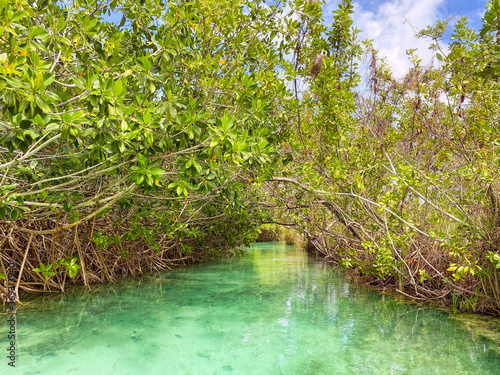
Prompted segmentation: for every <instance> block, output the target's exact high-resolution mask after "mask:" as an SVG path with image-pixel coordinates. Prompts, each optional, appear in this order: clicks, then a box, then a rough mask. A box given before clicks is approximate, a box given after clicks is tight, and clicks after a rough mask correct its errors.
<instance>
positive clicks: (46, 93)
mask: <svg viewBox="0 0 500 375" xmlns="http://www.w3.org/2000/svg"><path fill="white" fill-rule="evenodd" d="M282 11H283V10H282V9H281V8H280V7H279V4H277V5H273V6H270V7H265V6H262V5H259V2H244V1H241V2H239V1H236V2H235V1H219V0H218V1H210V0H209V1H179V2H175V1H171V2H167V3H165V2H162V1H134V0H131V1H112V2H110V3H108V2H105V1H95V0H88V1H73V2H70V3H68V4H67V5H65V4H63V3H58V2H51V1H44V0H40V1H25V0H16V1H13V2H12V1H6V0H2V1H0V52H1V53H0V111H1V114H0V145H1V149H0V159H1V165H0V171H1V175H2V178H1V182H0V196H1V205H0V217H1V220H2V222H1V228H0V236H1V240H0V241H1V247H2V257H0V260H2V264H0V267H2V268H3V270H2V274H1V275H0V276H2V277H3V278H5V275H6V274H7V272H6V271H5V270H6V265H7V264H8V263H11V262H15V263H16V265H17V269H18V271H19V273H20V276H19V278H18V282H17V286H18V287H19V285H21V287H22V288H24V289H26V290H32V289H37V288H40V287H43V288H56V289H61V288H64V283H65V281H66V275H68V276H70V277H73V276H76V277H77V279H83V280H82V281H83V282H84V283H85V284H87V285H88V284H89V283H90V282H91V281H94V282H95V281H104V280H113V279H114V278H115V277H116V276H117V275H120V274H123V275H125V274H132V275H134V274H136V273H141V272H143V269H145V270H153V269H161V268H168V267H169V265H171V264H172V263H174V262H175V260H179V261H184V260H186V259H187V260H190V259H196V258H200V257H201V258H203V257H206V256H211V255H214V254H220V253H221V252H225V251H228V250H231V249H233V248H235V247H237V246H239V245H242V244H248V243H249V241H251V240H252V239H254V238H255V235H256V225H258V214H257V215H256V216H255V215H254V216H253V217H252V218H250V215H249V213H248V210H247V206H248V204H247V201H248V200H249V199H247V197H246V196H247V191H248V190H249V186H250V184H249V181H250V182H252V181H253V179H252V176H254V175H255V174H258V173H259V172H258V171H259V170H261V169H262V168H263V166H265V165H266V164H267V163H268V162H269V160H270V158H271V157H272V155H273V147H272V142H273V139H274V138H276V137H277V136H278V135H279V133H280V129H281V128H283V126H282V118H283V116H282V113H283V111H284V109H285V108H286V106H285V104H284V103H283V102H284V100H285V99H286V96H287V90H286V89H285V88H284V84H283V83H282V81H281V80H280V79H278V72H279V70H280V69H282V68H281V61H282V57H283V55H284V54H286V53H289V50H290V48H293V44H290V43H289V42H287V40H289V41H291V40H292V39H291V38H290V36H289V34H290V33H293V30H294V27H295V26H296V24H294V23H293V21H291V20H289V19H287V18H286V17H285V16H286V15H285V16H284V15H282ZM114 18H117V19H118V21H117V22H111V21H112V19H114ZM294 25H295V26H294ZM277 35H280V44H279V45H277V44H276V39H277ZM250 201H251V199H250ZM63 266H65V267H63ZM80 268H81V271H80V272H78V271H79V270H80ZM89 279H90V280H89ZM21 280H23V281H26V282H28V281H29V282H31V283H30V285H29V286H28V285H26V284H24V283H21V284H20V282H19V281H21Z"/></svg>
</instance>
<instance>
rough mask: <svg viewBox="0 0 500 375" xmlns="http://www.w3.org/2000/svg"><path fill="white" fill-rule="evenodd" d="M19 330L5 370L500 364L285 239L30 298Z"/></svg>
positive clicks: (443, 320)
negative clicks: (237, 254) (91, 287)
mask: <svg viewBox="0 0 500 375" xmlns="http://www.w3.org/2000/svg"><path fill="white" fill-rule="evenodd" d="M0 317H1V318H2V321H1V322H0V343H1V345H2V352H4V353H3V354H6V352H7V351H6V348H7V322H6V320H7V318H6V315H0ZM17 335H18V337H17V352H16V368H14V369H13V368H10V367H9V366H7V363H8V359H7V358H6V356H5V355H3V354H2V355H1V356H0V358H2V359H0V374H30V375H31V374H32V375H34V374H42V375H45V374H47V375H50V374H57V375H59V374H94V375H98V374H110V375H111V374H117V375H125V374H134V375H135V374H141V375H142V374H144V375H145V374H173V375H177V374H193V375H197V374H223V375H225V374H227V375H232V374H245V375H247V374H264V375H272V374H300V375H302V374H311V375H319V374H328V375H332V374H419V375H420V374H440V375H442V374H454V375H455V374H482V375H486V374H500V351H499V349H498V343H495V342H494V341H490V340H489V339H487V338H485V337H483V336H481V335H478V334H475V333H474V332H471V331H469V330H466V329H464V325H463V324H460V323H459V322H457V321H456V320H454V319H451V318H450V314H448V313H445V312H442V311H439V310H435V309H431V308H427V307H422V306H418V305H414V304H408V303H404V302H402V301H400V300H397V299H395V298H393V297H391V296H387V295H383V294H380V293H377V292H374V291H370V290H366V289H364V288H361V287H359V286H355V285H353V284H352V282H350V281H349V280H347V279H345V278H344V277H343V276H341V275H339V274H338V273H337V272H335V271H334V270H332V267H331V266H330V265H328V264H326V263H325V262H324V261H321V260H317V259H312V258H311V257H309V256H308V255H307V254H306V253H304V252H303V251H302V250H300V249H297V248H294V247H291V246H286V245H284V244H280V243H265V244H256V245H254V246H252V247H251V248H250V249H248V250H247V251H246V255H245V256H243V257H241V258H234V259H222V260H215V261H210V262H207V263H204V264H197V265H194V266H189V267H185V268H178V269H176V270H174V271H172V272H165V273H161V274H158V275H154V276H149V277H146V278H144V279H142V280H139V281H137V280H136V281H124V282H121V283H120V284H118V285H109V286H102V287H99V288H97V289H96V290H95V291H94V292H93V293H83V292H82V291H73V292H70V293H68V294H66V295H60V296H48V297H43V298H40V297H36V300H33V301H31V303H28V304H26V305H24V306H22V307H21V308H20V309H19V312H18V314H17ZM4 347H5V348H4Z"/></svg>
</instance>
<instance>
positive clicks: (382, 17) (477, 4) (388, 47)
mask: <svg viewBox="0 0 500 375" xmlns="http://www.w3.org/2000/svg"><path fill="white" fill-rule="evenodd" d="M339 3H340V0H327V1H326V4H325V5H324V7H323V9H324V18H325V21H326V22H327V23H329V22H331V19H332V18H331V14H332V11H333V10H335V9H336V8H337V7H338V4H339ZM486 3H487V0H355V1H354V6H355V13H354V17H353V18H354V23H355V25H356V26H357V27H358V28H359V29H361V30H362V31H363V32H362V34H361V36H360V37H361V39H364V38H368V39H373V40H374V42H373V43H374V47H375V48H376V49H378V50H379V53H380V55H382V56H386V57H387V58H388V61H389V63H390V64H391V66H392V68H393V71H394V74H395V75H396V76H402V75H403V74H404V73H405V72H406V71H407V70H408V68H409V67H410V63H409V61H408V58H407V56H406V50H407V49H409V48H418V52H417V54H418V56H419V57H420V58H422V60H423V64H429V63H430V62H431V60H432V57H433V54H432V52H431V51H429V50H428V44H429V43H428V42H427V41H425V40H417V39H416V38H415V31H414V29H413V28H415V29H416V30H417V31H418V30H420V29H422V28H424V27H426V26H428V25H432V24H434V23H435V21H436V20H439V19H446V18H448V17H453V16H455V18H456V19H458V18H459V17H461V16H467V18H468V20H469V24H470V25H471V26H473V27H474V28H476V29H479V28H480V27H481V19H482V16H483V15H484V9H485V6H486ZM405 20H406V22H405ZM452 23H453V21H452ZM412 26H413V28H412ZM444 42H445V44H446V42H447V41H446V40H445V41H444Z"/></svg>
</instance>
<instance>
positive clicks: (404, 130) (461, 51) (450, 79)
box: [268, 1, 500, 313]
mask: <svg viewBox="0 0 500 375" xmlns="http://www.w3.org/2000/svg"><path fill="white" fill-rule="evenodd" d="M499 11H500V7H499V2H498V1H493V2H490V3H489V5H488V9H487V12H486V15H485V17H484V27H483V29H482V30H481V32H480V33H479V34H477V33H476V32H475V31H474V30H473V29H471V28H469V27H468V25H467V21H466V19H465V18H461V19H459V20H457V21H456V23H455V25H454V27H453V30H452V31H451V36H450V39H451V43H450V44H449V45H448V46H447V47H445V46H444V45H443V43H442V42H441V40H442V38H443V34H444V33H445V31H446V29H447V27H448V24H447V23H446V22H445V21H440V22H438V23H437V24H436V25H435V26H433V27H428V28H426V29H424V30H421V31H420V33H419V37H426V38H430V39H431V41H432V46H431V48H432V49H433V50H434V51H435V57H436V63H435V64H434V65H431V66H423V65H422V64H421V60H420V59H419V58H418V56H417V55H416V51H415V50H411V49H410V50H408V51H407V54H408V58H409V59H410V61H411V62H412V64H413V67H412V68H411V69H410V71H409V72H408V73H407V74H406V76H404V77H403V78H401V79H397V78H395V77H394V76H393V75H392V73H391V70H390V66H389V64H388V63H387V62H386V61H384V59H380V58H379V57H378V55H377V51H375V50H373V48H372V47H371V46H370V43H369V42H365V43H364V50H365V56H366V61H367V65H368V72H367V73H366V75H367V84H366V85H367V87H366V92H365V93H363V94H362V95H359V94H355V91H356V90H355V87H356V85H357V84H358V82H359V79H360V76H359V71H358V70H357V69H356V67H357V64H358V62H359V61H360V60H361V58H362V48H361V44H360V43H359V42H358V41H357V38H356V34H357V33H358V30H356V29H355V28H353V26H352V18H351V17H352V13H353V7H352V3H351V2H350V1H343V2H342V4H341V5H340V7H339V9H338V10H337V11H336V13H335V17H334V24H333V25H332V27H331V28H330V29H329V30H328V31H325V30H324V29H322V28H323V26H322V25H321V24H319V25H316V28H318V29H319V32H317V33H316V34H314V33H309V34H307V35H305V36H304V38H303V40H302V41H300V43H302V45H301V48H300V49H301V51H302V55H299V56H296V58H297V61H296V66H297V67H298V69H299V73H300V74H301V76H302V77H303V79H304V80H306V82H307V83H308V90H307V91H306V92H304V93H303V98H302V101H301V103H300V108H299V110H298V111H299V112H298V115H297V117H296V128H295V129H296V131H295V133H294V136H292V137H290V139H289V143H287V144H285V145H284V147H283V149H282V152H283V153H284V154H285V155H286V159H285V160H286V163H284V169H283V173H281V175H280V176H275V177H274V182H273V183H272V184H269V185H268V192H269V194H271V196H272V197H273V199H275V201H276V202H277V203H276V204H277V206H278V207H281V208H284V210H282V211H281V212H283V215H282V217H281V218H280V222H282V223H283V222H285V223H286V224H287V225H289V226H292V227H296V228H298V229H299V230H300V231H302V232H303V233H305V235H306V237H307V238H308V239H309V241H310V246H311V247H312V248H314V249H315V250H316V251H319V252H320V253H322V254H323V255H325V256H327V257H328V258H330V259H331V260H332V261H335V262H337V263H338V264H340V265H342V266H344V267H348V268H355V269H357V270H359V271H360V272H361V273H362V274H364V275H371V276H372V277H374V279H373V280H374V281H375V282H377V283H383V285H385V286H389V285H391V286H395V288H396V290H397V291H398V292H400V293H402V294H406V295H411V296H413V297H414V298H417V299H423V300H433V301H436V302H443V303H445V304H450V305H451V304H453V306H454V307H455V308H457V309H467V310H473V311H483V312H485V311H490V312H496V313H498V312H499V311H500V255H499V252H498V245H499V240H500V237H499V233H500V232H499V229H500V216H499V192H500V185H499V160H500V159H499V143H498V139H499V135H500V134H499V127H498V119H499V118H500V116H499V115H500V112H499V110H500V108H499V106H498V101H499V97H498V89H499V86H498V80H497V77H498V76H497V74H498V71H499V66H500V65H499V64H498V62H497V61H498V56H499V55H498V35H499V34H498V30H499V28H498V27H499V25H498V17H499ZM308 22H310V21H308ZM310 29H311V30H314V27H311V28H310ZM318 60H319V61H320V67H317V66H316V64H317V61H318ZM304 166H305V167H304Z"/></svg>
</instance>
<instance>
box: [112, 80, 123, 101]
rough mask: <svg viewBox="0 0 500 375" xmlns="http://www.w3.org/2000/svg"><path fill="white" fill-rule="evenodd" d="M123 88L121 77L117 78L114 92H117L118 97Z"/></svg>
mask: <svg viewBox="0 0 500 375" xmlns="http://www.w3.org/2000/svg"><path fill="white" fill-rule="evenodd" d="M122 90H123V83H122V81H121V80H120V79H119V80H116V81H115V84H114V86H113V93H114V94H115V96H116V97H118V96H120V94H121V93H122Z"/></svg>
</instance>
